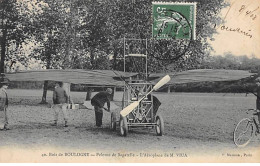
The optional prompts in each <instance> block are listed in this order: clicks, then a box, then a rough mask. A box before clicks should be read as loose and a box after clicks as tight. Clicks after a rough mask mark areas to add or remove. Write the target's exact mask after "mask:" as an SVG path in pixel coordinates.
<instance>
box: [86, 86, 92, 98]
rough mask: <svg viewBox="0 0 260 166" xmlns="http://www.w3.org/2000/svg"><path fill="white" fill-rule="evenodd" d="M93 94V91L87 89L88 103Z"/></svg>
mask: <svg viewBox="0 0 260 166" xmlns="http://www.w3.org/2000/svg"><path fill="white" fill-rule="evenodd" d="M91 93H92V89H91V88H88V89H87V94H86V101H88V100H91Z"/></svg>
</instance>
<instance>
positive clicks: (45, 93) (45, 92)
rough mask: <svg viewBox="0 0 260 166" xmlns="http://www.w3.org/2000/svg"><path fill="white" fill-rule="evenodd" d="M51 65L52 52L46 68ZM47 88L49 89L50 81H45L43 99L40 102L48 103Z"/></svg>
mask: <svg viewBox="0 0 260 166" xmlns="http://www.w3.org/2000/svg"><path fill="white" fill-rule="evenodd" d="M50 67H51V54H50V53H49V55H48V57H47V65H46V69H50ZM47 90H48V81H44V84H43V94H42V101H41V102H40V104H47V103H48V102H47V100H46V96H47Z"/></svg>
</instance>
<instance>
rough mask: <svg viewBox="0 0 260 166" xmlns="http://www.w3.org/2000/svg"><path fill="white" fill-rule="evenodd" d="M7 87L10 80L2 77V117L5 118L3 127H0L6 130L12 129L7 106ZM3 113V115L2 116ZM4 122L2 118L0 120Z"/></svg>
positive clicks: (0, 104)
mask: <svg viewBox="0 0 260 166" xmlns="http://www.w3.org/2000/svg"><path fill="white" fill-rule="evenodd" d="M7 87H8V80H7V79H4V78H1V80H0V114H1V115H0V118H1V119H2V118H4V120H3V122H4V123H3V124H4V126H3V128H2V127H1V128H0V129H1V130H2V129H4V130H10V128H9V127H8V114H7V107H8V96H7V92H6V90H7ZM2 114H3V116H2ZM0 123H2V120H1V121H0Z"/></svg>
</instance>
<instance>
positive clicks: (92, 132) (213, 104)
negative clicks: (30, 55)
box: [0, 91, 260, 162]
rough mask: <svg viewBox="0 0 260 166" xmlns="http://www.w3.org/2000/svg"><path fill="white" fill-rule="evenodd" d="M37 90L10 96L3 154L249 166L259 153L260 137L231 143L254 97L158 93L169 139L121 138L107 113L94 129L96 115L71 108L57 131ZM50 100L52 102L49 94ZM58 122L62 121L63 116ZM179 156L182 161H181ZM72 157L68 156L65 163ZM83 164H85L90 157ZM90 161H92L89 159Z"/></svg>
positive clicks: (136, 134)
mask: <svg viewBox="0 0 260 166" xmlns="http://www.w3.org/2000/svg"><path fill="white" fill-rule="evenodd" d="M35 92H36V91H35ZM35 92H30V94H29V95H28V96H23V97H22V96H14V94H17V92H16V93H14V91H11V92H10V96H11V97H12V95H13V97H12V99H11V103H12V104H11V105H10V107H9V114H10V126H11V128H12V130H9V131H0V140H1V142H0V147H1V150H0V154H2V153H3V151H4V150H5V152H6V149H8V150H9V151H12V150H11V149H15V150H14V151H13V152H12V153H8V154H13V153H16V152H17V148H18V149H20V151H25V153H30V152H32V153H35V154H36V156H34V158H37V159H38V161H42V162H45V161H47V160H45V159H46V158H45V159H44V158H41V157H40V156H41V155H42V154H43V153H49V152H51V153H56V154H57V153H59V152H62V153H65V152H73V153H77V152H86V151H87V152H92V153H93V154H94V155H95V156H92V157H99V158H98V159H99V160H104V161H105V160H106V161H107V160H113V161H118V159H119V158H112V157H111V158H106V157H104V156H97V154H96V153H104V154H105V153H107V154H110V155H111V153H118V152H120V153H122V154H127V153H130V152H133V154H134V155H135V157H137V156H136V155H139V156H138V157H137V158H135V160H138V161H141V162H142V161H146V160H150V161H153V159H156V158H157V159H160V160H161V159H163V157H154V156H156V154H154V153H157V155H165V153H167V154H168V155H171V154H174V155H175V157H168V158H167V157H166V158H167V160H165V161H168V160H171V162H178V161H181V162H189V161H191V160H193V161H194V160H195V159H196V160H197V159H198V160H201V161H205V159H209V161H216V162H218V159H221V160H220V161H231V160H235V161H239V162H243V161H247V162H250V161H255V159H256V158H258V157H259V154H260V153H259V147H260V139H259V137H258V138H254V139H253V141H252V143H250V145H249V146H248V147H246V148H243V149H241V148H237V147H235V145H234V143H233V141H232V132H233V129H234V126H235V124H236V123H237V122H238V120H239V119H240V118H241V117H243V116H245V115H244V113H243V112H242V111H241V110H243V109H244V108H248V107H250V105H251V104H252V103H253V102H252V100H253V99H254V98H253V96H249V97H245V96H244V95H226V96H223V94H157V96H158V98H159V99H160V100H161V101H162V106H161V110H160V113H161V114H162V115H163V117H164V121H165V135H164V136H162V137H160V136H156V133H155V130H154V129H137V130H133V131H130V132H129V134H128V136H127V137H121V136H120V135H119V131H118V129H117V131H116V132H112V131H111V130H110V129H109V125H110V114H109V113H105V114H104V119H103V124H104V128H102V129H100V128H96V127H95V126H94V112H93V111H91V110H86V109H79V110H69V127H68V128H64V127H63V122H62V120H60V121H59V122H58V127H53V126H51V125H50V124H51V123H52V122H53V121H52V120H53V111H52V110H51V109H50V108H48V107H47V106H46V105H36V104H37V102H38V101H39V96H40V95H36V94H35ZM19 94H22V93H19ZM73 95H74V99H77V100H80V98H82V97H84V94H81V93H74V94H73ZM117 99H118V100H119V99H120V94H117V96H116V100H117ZM48 100H51V97H50V96H49V98H48ZM241 112H242V113H241ZM59 119H62V116H60V117H59ZM256 149H258V150H256ZM141 153H144V155H145V154H146V153H147V154H146V155H148V157H145V158H142V157H140V155H141ZM5 154H6V153H5ZM177 154H179V155H180V156H181V155H182V156H183V157H180V156H179V157H177ZM237 154H239V155H241V156H242V155H245V154H249V155H250V154H251V155H252V156H251V157H246V158H245V157H240V158H239V157H235V156H230V155H237ZM149 155H150V157H149ZM186 156H187V157H186ZM118 157H119V156H118ZM48 159H51V160H52V159H53V158H48ZM56 159H57V158H56ZM59 159H61V158H59ZM67 159H68V158H64V160H67ZM81 159H82V158H81ZM127 159H130V158H126V160H127ZM2 160H3V159H2ZM57 160H58V159H57ZM72 160H75V158H72ZM82 160H84V161H85V160H86V158H84V159H82ZM87 160H88V161H92V160H91V159H90V158H88V159H87ZM126 160H124V161H126ZM0 161H1V158H0ZM77 161H78V160H77ZM79 161H80V160H79ZM120 161H121V160H120ZM163 161H164V160H163ZM68 162H69V161H68ZM258 162H259V160H258Z"/></svg>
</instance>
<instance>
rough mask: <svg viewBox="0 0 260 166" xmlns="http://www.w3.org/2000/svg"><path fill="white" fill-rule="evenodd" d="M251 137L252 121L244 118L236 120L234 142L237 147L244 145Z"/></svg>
mask: <svg viewBox="0 0 260 166" xmlns="http://www.w3.org/2000/svg"><path fill="white" fill-rule="evenodd" d="M252 137H253V121H252V120H250V119H248V118H244V119H242V120H241V121H240V122H238V124H237V126H236V128H235V130H234V143H235V144H236V146H238V147H245V146H246V145H247V144H248V143H249V142H250V140H251V139H252Z"/></svg>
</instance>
